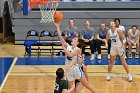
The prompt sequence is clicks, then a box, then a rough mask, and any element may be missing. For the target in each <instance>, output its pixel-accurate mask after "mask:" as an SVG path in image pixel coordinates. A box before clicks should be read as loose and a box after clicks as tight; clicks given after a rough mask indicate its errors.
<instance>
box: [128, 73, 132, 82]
mask: <svg viewBox="0 0 140 93" xmlns="http://www.w3.org/2000/svg"><path fill="white" fill-rule="evenodd" d="M128 81H129V82H131V81H132V76H131V74H128Z"/></svg>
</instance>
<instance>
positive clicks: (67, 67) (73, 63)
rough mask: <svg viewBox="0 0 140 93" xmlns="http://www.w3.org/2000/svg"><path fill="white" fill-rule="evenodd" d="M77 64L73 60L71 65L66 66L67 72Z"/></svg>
mask: <svg viewBox="0 0 140 93" xmlns="http://www.w3.org/2000/svg"><path fill="white" fill-rule="evenodd" d="M76 64H77V63H76V62H71V63H70V64H69V65H67V66H65V68H64V70H65V72H67V71H68V69H69V68H71V67H72V66H74V65H76Z"/></svg>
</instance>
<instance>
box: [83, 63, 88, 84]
mask: <svg viewBox="0 0 140 93" xmlns="http://www.w3.org/2000/svg"><path fill="white" fill-rule="evenodd" d="M83 72H84V74H85V77H86V79H87V81H88V72H87V66H85V65H83Z"/></svg>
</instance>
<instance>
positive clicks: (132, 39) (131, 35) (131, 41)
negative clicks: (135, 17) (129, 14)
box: [128, 25, 139, 58]
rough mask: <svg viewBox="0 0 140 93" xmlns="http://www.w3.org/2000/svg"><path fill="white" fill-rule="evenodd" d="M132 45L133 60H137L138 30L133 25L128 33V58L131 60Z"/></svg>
mask: <svg viewBox="0 0 140 93" xmlns="http://www.w3.org/2000/svg"><path fill="white" fill-rule="evenodd" d="M132 45H133V46H136V53H135V58H139V30H138V28H137V26H136V25H133V26H132V28H131V29H129V31H128V51H129V53H128V57H129V58H132V53H131V50H132Z"/></svg>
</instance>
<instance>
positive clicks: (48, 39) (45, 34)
mask: <svg viewBox="0 0 140 93" xmlns="http://www.w3.org/2000/svg"><path fill="white" fill-rule="evenodd" d="M41 46H52V35H51V33H50V31H48V30H43V31H42V32H41V33H40V38H39V49H40V53H47V52H42V50H50V53H52V47H51V48H46V47H45V48H43V47H41Z"/></svg>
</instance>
